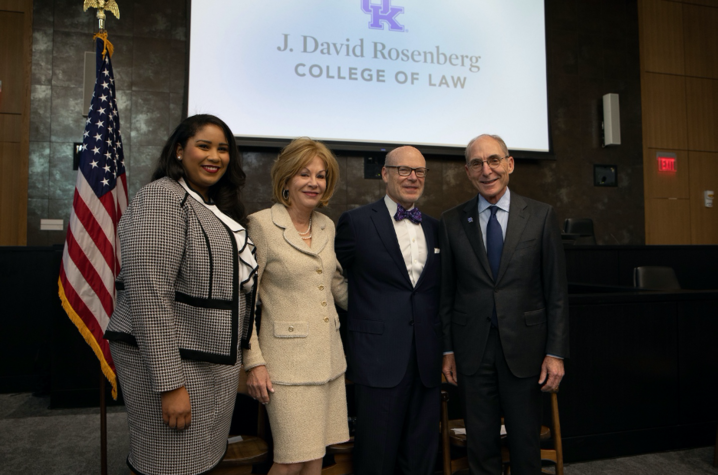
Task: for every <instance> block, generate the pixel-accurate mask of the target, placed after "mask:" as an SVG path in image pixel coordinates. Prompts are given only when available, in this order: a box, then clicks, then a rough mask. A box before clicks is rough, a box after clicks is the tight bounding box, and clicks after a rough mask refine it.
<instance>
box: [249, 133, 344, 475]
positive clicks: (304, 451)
mask: <svg viewBox="0 0 718 475" xmlns="http://www.w3.org/2000/svg"><path fill="white" fill-rule="evenodd" d="M338 168H339V167H338V165H337V162H336V159H335V158H334V156H333V155H332V153H331V152H330V151H329V149H327V148H326V146H324V144H322V143H320V142H316V141H314V140H311V139H308V138H299V139H296V140H294V141H292V143H290V144H289V145H288V146H287V147H286V148H285V149H284V150H282V152H281V153H280V155H279V157H278V158H277V161H276V162H275V163H274V166H273V167H272V184H273V193H274V200H275V201H276V202H277V203H276V204H275V205H274V206H272V207H271V208H270V209H265V210H262V211H260V212H258V213H254V214H252V215H250V216H249V235H250V238H251V239H252V241H253V242H254V243H255V245H256V246H257V264H258V272H259V281H258V286H259V287H258V288H259V295H258V297H259V299H261V301H262V319H261V324H260V328H259V332H253V336H252V339H251V341H250V349H249V350H244V356H243V358H244V365H245V369H246V370H247V371H248V372H249V376H248V386H249V392H250V394H251V395H252V396H253V397H254V398H256V399H258V400H260V401H261V402H262V403H264V404H266V405H267V412H268V414H269V421H270V424H271V427H272V436H273V438H274V465H273V466H272V469H271V470H270V472H269V473H270V475H275V474H298V473H301V474H302V475H309V474H319V473H320V472H321V467H322V457H323V456H324V453H325V449H326V446H327V445H331V444H336V443H340V442H344V441H346V440H348V439H349V430H348V426H347V408H346V395H345V388H344V372H345V371H346V360H345V359H344V349H343V347H342V342H341V338H340V335H339V317H338V316H337V312H336V310H335V308H334V304H335V303H336V304H337V305H339V306H340V307H342V308H346V304H347V285H346V283H345V281H344V279H343V277H342V275H341V267H340V265H339V263H338V262H337V259H336V255H335V254H334V223H333V222H332V221H331V220H330V219H329V218H328V217H326V216H325V215H323V214H321V213H318V212H317V211H316V208H320V207H322V206H325V205H326V204H327V203H328V202H329V198H330V197H331V196H332V193H333V192H334V187H335V185H336V183H337V180H338V178H339V176H338V175H339V173H338V172H339V169H338Z"/></svg>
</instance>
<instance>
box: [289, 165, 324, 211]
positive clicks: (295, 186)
mask: <svg viewBox="0 0 718 475" xmlns="http://www.w3.org/2000/svg"><path fill="white" fill-rule="evenodd" d="M287 189H288V190H289V203H290V207H296V208H297V209H301V210H304V211H309V212H311V211H312V210H314V208H316V207H317V206H318V205H319V201H320V200H321V199H322V197H323V196H324V191H325V190H326V189H327V165H326V164H325V163H324V160H322V159H321V158H320V157H318V156H315V157H314V158H312V160H311V161H310V162H309V163H307V165H306V166H305V167H304V168H301V169H300V170H299V171H298V172H297V174H296V175H294V176H293V177H292V178H290V179H289V182H288V183H287Z"/></svg>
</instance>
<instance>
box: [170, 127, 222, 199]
mask: <svg viewBox="0 0 718 475" xmlns="http://www.w3.org/2000/svg"><path fill="white" fill-rule="evenodd" d="M177 156H178V157H180V159H181V163H182V168H183V169H184V172H185V179H186V180H187V183H188V184H189V186H190V187H192V188H193V189H195V190H196V191H197V192H198V193H199V194H201V195H202V197H203V198H204V199H205V200H207V190H208V189H209V187H210V186H212V185H214V184H215V183H217V182H218V181H219V179H220V178H222V176H223V175H224V173H225V172H226V171H227V165H228V164H229V143H228V141H227V137H225V136H224V132H223V131H222V129H220V128H219V127H217V126H216V125H214V124H207V125H205V126H204V127H202V128H201V129H199V130H198V131H197V133H196V134H194V136H192V137H190V138H189V139H188V140H187V144H186V145H185V147H184V148H183V147H182V146H181V145H178V146H177Z"/></svg>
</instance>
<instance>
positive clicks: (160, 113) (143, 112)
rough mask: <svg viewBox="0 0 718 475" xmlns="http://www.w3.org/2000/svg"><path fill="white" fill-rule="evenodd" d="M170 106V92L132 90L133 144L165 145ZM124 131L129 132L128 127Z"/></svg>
mask: <svg viewBox="0 0 718 475" xmlns="http://www.w3.org/2000/svg"><path fill="white" fill-rule="evenodd" d="M169 108H170V95H169V93H168V92H145V91H133V92H132V125H131V128H132V145H133V146H160V147H161V146H162V145H164V143H165V141H166V140H167V130H168V129H169V112H170V111H169ZM125 127H126V126H125ZM124 133H125V134H127V128H125V132H124Z"/></svg>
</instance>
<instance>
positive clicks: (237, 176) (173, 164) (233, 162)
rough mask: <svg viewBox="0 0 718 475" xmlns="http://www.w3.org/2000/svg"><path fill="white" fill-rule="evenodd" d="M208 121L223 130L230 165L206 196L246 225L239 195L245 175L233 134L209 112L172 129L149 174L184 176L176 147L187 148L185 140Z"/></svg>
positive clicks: (223, 210) (154, 175)
mask: <svg viewBox="0 0 718 475" xmlns="http://www.w3.org/2000/svg"><path fill="white" fill-rule="evenodd" d="M210 124H212V125H216V126H217V127H219V128H220V129H222V132H224V137H225V139H226V140H227V143H228V144H229V164H228V165H227V171H226V172H225V173H224V175H223V176H222V178H220V179H219V181H218V182H217V183H215V184H214V185H212V186H210V187H209V189H208V190H207V197H208V198H210V199H211V200H212V201H214V203H215V204H216V205H217V208H219V210H220V211H222V212H223V213H224V214H226V215H227V216H229V217H230V218H232V219H234V220H235V221H237V222H238V223H240V224H242V225H243V226H246V225H247V213H246V211H245V207H244V203H242V197H241V192H242V188H243V187H244V183H245V181H246V175H245V173H244V171H243V170H242V164H241V162H240V154H239V150H238V149H237V142H236V141H235V139H234V134H232V131H231V130H230V129H229V127H228V126H227V124H225V123H224V121H223V120H222V119H220V118H219V117H215V116H213V115H209V114H198V115H193V116H191V117H187V118H186V119H185V120H184V121H182V123H181V124H180V125H178V126H177V128H176V129H175V130H174V132H172V135H170V138H169V139H167V143H165V146H164V148H163V149H162V155H160V158H159V161H158V163H157V167H156V168H155V171H154V173H153V174H152V181H155V180H159V179H160V178H163V177H166V176H168V177H170V178H173V179H175V180H179V179H180V178H185V179H186V177H185V172H184V168H182V163H181V162H180V161H179V160H177V146H181V147H182V148H183V149H184V148H186V147H187V141H188V140H189V139H190V138H192V137H194V136H195V134H197V132H199V131H200V130H201V129H202V128H204V127H205V126H207V125H210Z"/></svg>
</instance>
